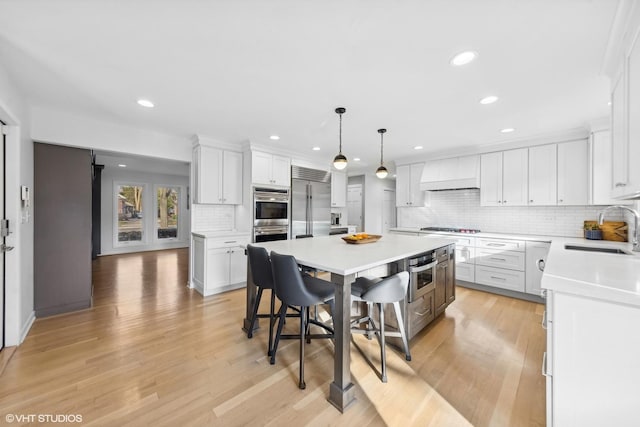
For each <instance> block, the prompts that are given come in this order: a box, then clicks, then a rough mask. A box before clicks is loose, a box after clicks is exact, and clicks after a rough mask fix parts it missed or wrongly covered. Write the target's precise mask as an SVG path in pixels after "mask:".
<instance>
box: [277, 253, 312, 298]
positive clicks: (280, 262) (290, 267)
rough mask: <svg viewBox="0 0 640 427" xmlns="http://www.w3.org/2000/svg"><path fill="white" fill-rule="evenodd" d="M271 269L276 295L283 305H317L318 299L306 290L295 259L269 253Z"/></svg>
mask: <svg viewBox="0 0 640 427" xmlns="http://www.w3.org/2000/svg"><path fill="white" fill-rule="evenodd" d="M271 267H272V269H273V280H274V282H275V284H276V288H275V289H276V295H277V296H278V298H280V300H281V301H282V302H283V303H285V304H287V305H294V306H300V307H308V306H310V305H314V304H317V303H318V297H317V296H315V295H313V294H312V293H310V292H309V291H308V290H307V287H306V286H305V284H304V281H303V280H302V273H301V272H300V269H299V267H298V263H297V262H296V259H295V257H293V256H291V255H281V254H278V253H276V252H273V251H271Z"/></svg>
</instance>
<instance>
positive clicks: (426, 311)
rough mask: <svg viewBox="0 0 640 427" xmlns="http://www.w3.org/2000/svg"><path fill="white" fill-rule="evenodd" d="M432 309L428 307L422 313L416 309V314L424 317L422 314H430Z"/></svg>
mask: <svg viewBox="0 0 640 427" xmlns="http://www.w3.org/2000/svg"><path fill="white" fill-rule="evenodd" d="M430 311H431V310H429V309H428V308H427V309H426V310H425V311H423V312H422V313H420V312H419V311H414V313H415V314H417V315H418V316H420V317H422V316H426V315H427V314H429V312H430Z"/></svg>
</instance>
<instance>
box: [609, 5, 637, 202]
mask: <svg viewBox="0 0 640 427" xmlns="http://www.w3.org/2000/svg"><path fill="white" fill-rule="evenodd" d="M619 8H620V10H618V14H619V15H620V16H625V19H624V20H618V21H617V22H616V24H615V25H617V26H616V27H614V28H613V29H612V30H611V39H610V40H609V43H608V48H607V54H606V55H605V58H606V61H605V69H606V70H607V74H608V75H609V77H610V78H611V138H612V144H613V151H612V155H613V159H612V166H613V170H612V174H613V183H612V184H613V188H612V194H611V196H612V197H614V198H616V199H630V198H640V167H638V159H639V158H640V120H638V117H640V37H639V35H640V5H639V4H638V3H637V2H620V4H619Z"/></svg>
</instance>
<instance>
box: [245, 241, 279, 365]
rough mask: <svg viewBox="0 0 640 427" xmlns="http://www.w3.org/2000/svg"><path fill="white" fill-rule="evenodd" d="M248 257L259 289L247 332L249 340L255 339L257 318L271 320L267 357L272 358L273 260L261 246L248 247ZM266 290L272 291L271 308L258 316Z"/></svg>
mask: <svg viewBox="0 0 640 427" xmlns="http://www.w3.org/2000/svg"><path fill="white" fill-rule="evenodd" d="M247 255H248V256H249V268H251V276H252V277H253V282H254V283H255V285H256V286H257V287H258V294H257V295H256V300H255V303H254V304H253V312H252V314H251V324H250V326H249V330H248V331H247V338H253V327H254V325H255V323H256V319H257V318H269V347H268V350H267V355H269V356H271V353H272V351H273V326H274V324H275V321H276V313H275V302H276V294H275V291H274V286H273V273H272V271H271V260H270V259H269V253H268V252H267V250H266V249H265V248H261V247H259V246H253V245H247ZM265 289H269V290H271V306H270V309H269V313H268V314H258V307H259V306H260V299H261V298H262V292H263V291H264V290H265Z"/></svg>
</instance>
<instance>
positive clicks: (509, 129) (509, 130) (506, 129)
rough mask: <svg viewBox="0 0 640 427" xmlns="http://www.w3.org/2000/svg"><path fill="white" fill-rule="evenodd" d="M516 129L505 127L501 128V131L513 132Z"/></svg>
mask: <svg viewBox="0 0 640 427" xmlns="http://www.w3.org/2000/svg"><path fill="white" fill-rule="evenodd" d="M514 130H515V129H514V128H504V129H500V132H502V133H511V132H513V131H514Z"/></svg>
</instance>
